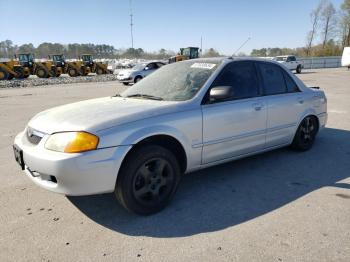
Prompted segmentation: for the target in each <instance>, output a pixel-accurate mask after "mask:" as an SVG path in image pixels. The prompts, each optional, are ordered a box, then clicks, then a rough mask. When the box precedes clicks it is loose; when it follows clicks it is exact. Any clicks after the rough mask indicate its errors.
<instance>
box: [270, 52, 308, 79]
mask: <svg viewBox="0 0 350 262" xmlns="http://www.w3.org/2000/svg"><path fill="white" fill-rule="evenodd" d="M275 60H276V61H277V62H278V63H280V64H283V65H284V66H285V67H287V68H288V69H289V70H295V71H296V73H297V74H300V73H301V70H302V69H303V68H304V65H303V64H302V63H301V62H300V61H298V60H297V59H296V57H295V56H294V55H284V56H276V57H275Z"/></svg>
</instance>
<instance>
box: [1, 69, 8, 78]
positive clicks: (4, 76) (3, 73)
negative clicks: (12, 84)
mask: <svg viewBox="0 0 350 262" xmlns="http://www.w3.org/2000/svg"><path fill="white" fill-rule="evenodd" d="M9 76H10V73H8V72H7V71H5V70H4V69H2V68H0V80H9Z"/></svg>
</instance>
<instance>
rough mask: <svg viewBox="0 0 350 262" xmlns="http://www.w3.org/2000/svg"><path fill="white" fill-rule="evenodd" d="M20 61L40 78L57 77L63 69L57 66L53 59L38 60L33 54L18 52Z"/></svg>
mask: <svg viewBox="0 0 350 262" xmlns="http://www.w3.org/2000/svg"><path fill="white" fill-rule="evenodd" d="M18 61H19V64H20V65H21V66H22V67H27V68H29V70H30V74H31V75H36V76H37V77H39V78H48V77H56V76H59V75H61V74H62V69H61V68H59V67H56V66H55V65H54V64H53V62H52V61H44V62H36V61H34V55H33V54H29V53H26V54H18Z"/></svg>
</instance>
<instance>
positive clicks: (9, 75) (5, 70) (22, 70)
mask: <svg viewBox="0 0 350 262" xmlns="http://www.w3.org/2000/svg"><path fill="white" fill-rule="evenodd" d="M29 75H30V69H29V68H28V67H24V66H22V65H21V64H20V63H19V62H18V61H17V60H13V59H12V60H8V61H3V62H0V80H11V79H13V78H16V79H23V78H27V77H28V76H29Z"/></svg>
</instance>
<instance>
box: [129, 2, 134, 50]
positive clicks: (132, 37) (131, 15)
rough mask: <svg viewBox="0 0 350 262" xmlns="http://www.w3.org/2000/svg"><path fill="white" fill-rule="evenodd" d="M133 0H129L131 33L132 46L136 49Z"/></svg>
mask: <svg viewBox="0 0 350 262" xmlns="http://www.w3.org/2000/svg"><path fill="white" fill-rule="evenodd" d="M131 1H132V0H129V4H130V35H131V48H132V49H134V34H133V31H132V27H133V25H134V24H133V20H132V18H133V14H132V2H131Z"/></svg>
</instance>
